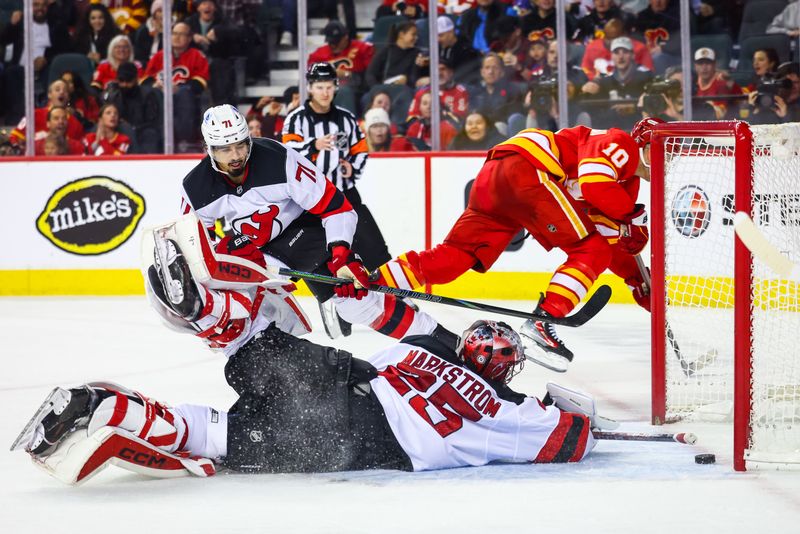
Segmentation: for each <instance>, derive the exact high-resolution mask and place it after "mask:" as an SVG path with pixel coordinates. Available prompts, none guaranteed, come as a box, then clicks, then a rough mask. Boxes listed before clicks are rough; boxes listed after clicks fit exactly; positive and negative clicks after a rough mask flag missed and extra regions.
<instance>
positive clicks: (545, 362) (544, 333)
mask: <svg viewBox="0 0 800 534" xmlns="http://www.w3.org/2000/svg"><path fill="white" fill-rule="evenodd" d="M534 313H536V314H537V315H542V316H544V317H549V316H550V314H549V313H547V312H546V311H544V310H543V309H542V301H541V300H539V305H538V306H536V310H534ZM519 334H520V336H521V337H522V342H523V344H524V345H525V358H526V359H528V360H530V361H532V362H534V363H537V364H539V365H541V366H542V367H546V368H548V369H550V370H551V371H555V372H557V373H563V372H565V371H566V370H567V366H568V365H569V362H571V361H572V357H573V354H572V351H571V350H569V349H568V348H567V347H566V346H565V345H564V342H563V341H561V339H560V338H559V337H558V334H556V329H555V327H554V326H553V325H552V324H551V323H548V322H547V321H534V320H533V319H528V320H527V321H525V322H524V323H523V324H522V327H521V328H520V329H519Z"/></svg>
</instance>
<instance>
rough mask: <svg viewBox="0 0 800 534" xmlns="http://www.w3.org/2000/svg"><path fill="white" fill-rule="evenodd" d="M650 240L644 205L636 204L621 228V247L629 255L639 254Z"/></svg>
mask: <svg viewBox="0 0 800 534" xmlns="http://www.w3.org/2000/svg"><path fill="white" fill-rule="evenodd" d="M649 239H650V232H649V231H648V230H647V211H646V210H645V208H644V205H643V204H636V206H635V207H634V209H633V212H632V213H631V214H630V215H629V216H628V217H627V218H626V220H625V223H624V224H621V225H620V226H619V246H620V248H622V250H624V251H625V252H627V253H628V254H638V253H640V252H641V251H642V249H643V248H644V247H645V245H647V241H648V240H649Z"/></svg>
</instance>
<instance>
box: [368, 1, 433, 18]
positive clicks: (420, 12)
mask: <svg viewBox="0 0 800 534" xmlns="http://www.w3.org/2000/svg"><path fill="white" fill-rule="evenodd" d="M427 11H428V2H427V0H382V2H381V5H379V6H378V9H376V10H375V19H379V18H381V17H390V16H392V15H403V16H406V17H408V18H410V19H419V18H422V17H424V16H425V14H426V13H427Z"/></svg>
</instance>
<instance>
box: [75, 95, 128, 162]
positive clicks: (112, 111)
mask: <svg viewBox="0 0 800 534" xmlns="http://www.w3.org/2000/svg"><path fill="white" fill-rule="evenodd" d="M83 144H84V146H85V147H86V153H87V154H89V155H92V156H119V155H120V154H127V153H128V149H129V148H130V146H131V139H130V137H128V136H127V135H125V134H123V133H120V131H119V110H118V109H117V106H115V105H114V104H103V107H102V108H100V120H98V121H97V128H96V129H95V131H93V132H89V133H88V134H86V136H85V137H84V138H83Z"/></svg>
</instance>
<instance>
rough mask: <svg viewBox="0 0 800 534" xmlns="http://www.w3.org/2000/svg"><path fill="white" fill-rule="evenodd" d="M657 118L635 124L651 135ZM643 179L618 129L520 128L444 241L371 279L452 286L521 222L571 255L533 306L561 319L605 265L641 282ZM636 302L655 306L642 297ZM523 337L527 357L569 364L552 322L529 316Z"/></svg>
mask: <svg viewBox="0 0 800 534" xmlns="http://www.w3.org/2000/svg"><path fill="white" fill-rule="evenodd" d="M646 120H647V121H653V120H654V119H646ZM651 124H652V123H651V122H647V123H645V122H642V123H640V124H637V128H638V129H639V130H642V131H644V132H649V128H650V127H651ZM635 130H636V129H635ZM641 138H642V134H641V132H640V134H639V136H638V137H637V139H641ZM647 141H648V142H649V137H648V138H647ZM645 144H646V143H641V146H642V147H644V146H645ZM643 152H644V151H643ZM640 176H641V177H645V178H646V179H649V168H648V167H647V165H646V160H645V158H640V150H639V145H637V142H636V141H634V138H633V137H631V135H628V134H627V133H625V132H623V131H622V130H618V129H615V128H612V129H610V130H592V129H590V128H587V127H585V126H576V127H574V128H566V129H563V130H559V131H558V132H556V133H552V132H549V131H546V130H537V129H529V130H523V131H521V132H520V133H519V134H517V135H515V136H514V137H511V138H510V139H508V140H506V141H504V142H503V143H500V144H499V145H497V146H495V147H494V148H492V149H491V150H490V151H489V155H488V157H487V159H486V162H485V163H484V165H483V168H482V169H481V171H480V172H479V174H478V176H477V178H476V179H475V183H474V185H473V187H472V191H471V192H470V196H469V202H468V206H467V208H466V210H465V211H464V213H463V214H462V215H461V217H460V218H459V219H458V221H456V223H455V225H454V226H453V228H452V229H451V230H450V232H449V234H448V235H447V237H445V239H444V242H443V243H442V244H441V245H437V246H436V247H434V248H433V249H431V250H426V251H422V252H414V251H410V252H407V253H406V254H403V255H401V256H400V257H399V258H397V259H395V260H392V261H390V262H389V263H387V264H385V265H383V266H381V267H380V268H379V269H378V275H377V276H373V278H374V279H376V281H377V283H379V284H384V285H389V286H392V287H400V288H404V289H414V288H417V287H420V286H422V285H424V284H444V283H447V282H450V281H452V280H454V279H455V278H457V277H459V276H461V274H463V273H464V272H466V271H467V270H468V269H474V270H476V271H478V272H486V271H487V270H489V269H490V268H491V266H492V265H493V264H494V262H495V261H496V260H497V258H498V257H499V256H500V254H501V252H502V251H503V250H504V249H505V248H506V246H507V245H508V243H509V242H510V241H511V239H512V238H513V236H514V235H515V234H516V233H517V232H518V231H519V230H520V229H522V228H524V229H525V230H527V231H528V232H530V234H531V235H532V236H533V237H534V239H536V240H537V241H538V242H539V243H540V244H541V245H542V246H543V247H544V248H545V249H547V250H550V249H552V248H556V247H557V248H560V249H561V250H563V251H564V252H565V253H566V254H567V259H566V261H565V262H564V263H563V264H562V265H560V266H559V267H558V268H557V269H556V271H555V273H554V274H553V277H552V278H551V280H550V283H549V285H548V287H547V290H546V292H545V294H544V295H543V297H542V298H541V300H540V301H539V304H538V306H537V308H536V312H537V313H540V314H542V315H544V316H552V317H564V316H565V315H567V314H568V313H569V312H570V311H571V310H572V309H573V308H574V307H575V306H577V304H578V303H579V302H580V301H581V299H583V297H584V296H586V294H587V292H588V291H589V289H590V288H591V287H592V285H593V284H594V282H595V281H596V280H597V278H598V276H599V275H600V274H601V273H602V272H603V271H605V270H606V269H607V268H610V269H611V270H612V271H613V272H614V273H616V274H618V275H619V276H621V277H622V278H624V279H625V281H626V282H628V284H629V285H631V286H639V285H641V282H642V281H641V276H640V275H639V273H638V269H636V263H635V260H634V258H633V256H632V255H633V254H637V253H638V252H640V251H641V250H642V248H643V247H644V246H645V244H646V243H647V239H648V231H647V226H646V221H647V218H646V213H645V210H644V206H643V205H641V204H636V197H637V194H638V190H639V177H640ZM637 301H638V302H639V303H640V304H642V305H643V306H645V305H647V306H649V304H647V303H646V299H644V298H642V299H640V298H637ZM520 333H521V334H522V335H523V337H525V338H526V339H527V340H529V344H528V345H529V346H530V347H531V348H532V349H535V348H540V349H542V350H541V351H533V350H532V351H530V352H529V353H528V356H529V357H530V358H531V359H532V360H534V361H537V362H538V363H541V364H542V365H544V366H546V367H549V368H551V369H553V370H556V371H561V372H563V371H565V370H566V367H567V364H568V362H569V361H571V360H572V357H573V354H572V352H571V351H570V350H569V349H568V348H567V347H566V346H565V345H564V343H563V342H562V341H561V339H559V337H558V336H557V334H556V332H555V329H554V328H553V325H552V324H551V323H548V322H547V321H533V320H529V321H527V322H526V323H525V324H524V325H523V326H522V328H521V330H520ZM539 352H541V354H540V353H539Z"/></svg>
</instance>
